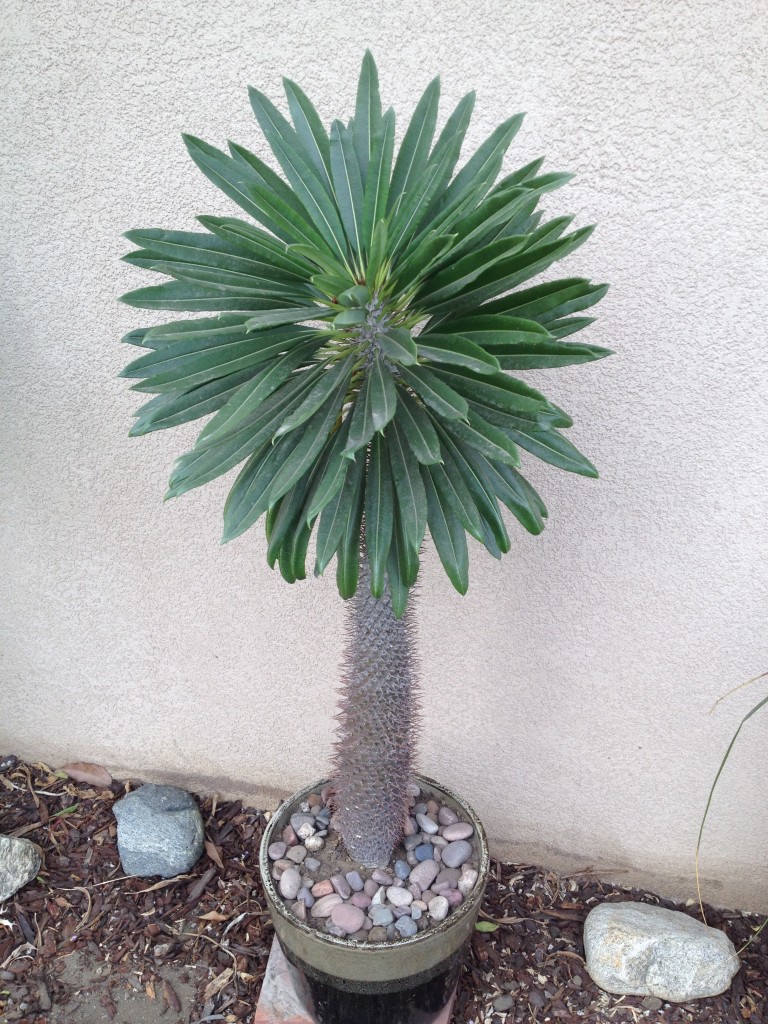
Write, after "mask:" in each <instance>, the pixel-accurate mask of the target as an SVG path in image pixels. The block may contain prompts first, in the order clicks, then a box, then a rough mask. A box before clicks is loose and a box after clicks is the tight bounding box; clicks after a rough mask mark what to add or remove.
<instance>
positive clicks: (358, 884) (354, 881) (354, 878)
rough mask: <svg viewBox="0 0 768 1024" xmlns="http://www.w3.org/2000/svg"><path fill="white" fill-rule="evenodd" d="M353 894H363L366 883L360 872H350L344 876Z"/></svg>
mask: <svg viewBox="0 0 768 1024" xmlns="http://www.w3.org/2000/svg"><path fill="white" fill-rule="evenodd" d="M344 877H345V878H346V880H347V884H348V885H349V887H350V889H351V890H352V892H362V891H363V886H364V885H365V882H364V881H363V879H362V877H361V875H360V872H359V871H348V872H347V873H346V875H345V876H344Z"/></svg>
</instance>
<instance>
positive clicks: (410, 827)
mask: <svg viewBox="0 0 768 1024" xmlns="http://www.w3.org/2000/svg"><path fill="white" fill-rule="evenodd" d="M418 831H419V829H418V826H417V825H416V822H415V821H414V820H413V818H410V817H409V818H406V821H405V825H404V827H403V834H404V835H405V837H406V838H407V839H409V838H410V837H411V836H412V835H414V834H415V833H416V832H418Z"/></svg>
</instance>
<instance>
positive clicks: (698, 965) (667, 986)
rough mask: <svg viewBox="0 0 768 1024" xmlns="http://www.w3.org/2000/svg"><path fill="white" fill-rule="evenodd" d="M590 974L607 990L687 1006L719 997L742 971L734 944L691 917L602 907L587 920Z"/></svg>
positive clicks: (646, 908)
mask: <svg viewBox="0 0 768 1024" xmlns="http://www.w3.org/2000/svg"><path fill="white" fill-rule="evenodd" d="M584 948H585V951H586V963H587V971H588V972H589V974H590V975H591V977H592V980H593V981H594V982H595V984H596V985H599V987H600V988H602V989H605V990H606V992H612V993H615V994H617V995H637V996H656V997H657V998H659V999H662V1000H664V1001H666V1002H671V1003H687V1002H689V1000H691V999H704V998H706V997H707V996H716V995H720V993H721V992H725V990H726V989H727V988H728V987H729V985H730V984H731V980H732V978H733V976H734V975H735V974H736V972H737V971H738V969H739V967H740V961H739V959H738V957H737V956H736V950H735V948H734V945H733V943H732V942H731V940H730V939H729V938H728V936H727V935H726V934H725V932H722V931H720V930H719V929H717V928H709V927H707V925H705V924H702V923H701V921H697V920H696V919H695V918H693V917H689V915H688V914H683V913H681V912H680V911H678V910H666V909H665V908H664V907H656V906H650V905H648V904H645V903H601V904H600V905H599V906H597V907H595V908H594V909H593V910H591V911H590V912H589V914H588V915H587V919H586V921H585V922H584Z"/></svg>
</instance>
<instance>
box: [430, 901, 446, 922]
mask: <svg viewBox="0 0 768 1024" xmlns="http://www.w3.org/2000/svg"><path fill="white" fill-rule="evenodd" d="M449 909H450V906H449V903H448V900H447V899H446V898H445V896H435V898H434V899H433V900H430V901H429V916H430V917H431V918H432V920H433V921H444V920H445V919H446V917H448V911H449Z"/></svg>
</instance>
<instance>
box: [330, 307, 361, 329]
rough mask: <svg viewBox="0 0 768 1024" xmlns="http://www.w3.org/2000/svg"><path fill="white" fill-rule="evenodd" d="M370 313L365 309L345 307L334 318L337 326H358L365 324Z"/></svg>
mask: <svg viewBox="0 0 768 1024" xmlns="http://www.w3.org/2000/svg"><path fill="white" fill-rule="evenodd" d="M367 318H368V314H367V312H366V311H365V310H364V309H343V310H342V311H341V313H339V314H338V316H335V317H334V318H333V322H334V325H335V326H336V327H357V326H359V325H360V324H364V323H365V321H366V319H367Z"/></svg>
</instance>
